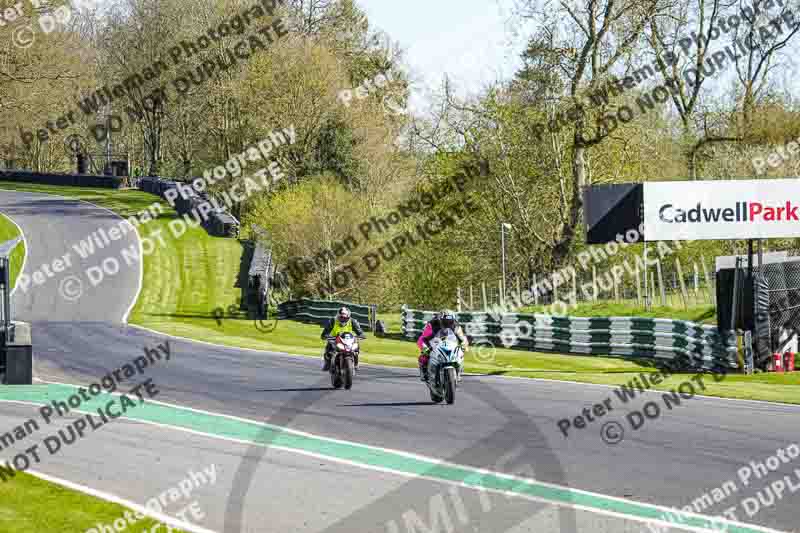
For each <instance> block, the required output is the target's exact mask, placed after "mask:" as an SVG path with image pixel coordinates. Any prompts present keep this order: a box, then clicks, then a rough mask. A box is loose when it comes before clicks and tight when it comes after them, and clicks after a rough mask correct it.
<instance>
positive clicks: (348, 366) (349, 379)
mask: <svg viewBox="0 0 800 533" xmlns="http://www.w3.org/2000/svg"><path fill="white" fill-rule="evenodd" d="M344 364H345V366H344V388H345V390H350V389H351V388H352V386H353V378H354V377H355V375H356V364H355V362H353V358H352V357H347V358H345V360H344Z"/></svg>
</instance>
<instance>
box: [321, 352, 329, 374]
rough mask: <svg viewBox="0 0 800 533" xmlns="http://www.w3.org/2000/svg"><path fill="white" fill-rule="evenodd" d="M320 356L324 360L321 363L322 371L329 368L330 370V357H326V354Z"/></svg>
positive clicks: (326, 370)
mask: <svg viewBox="0 0 800 533" xmlns="http://www.w3.org/2000/svg"><path fill="white" fill-rule="evenodd" d="M322 358H323V359H324V360H325V363H324V364H323V365H322V371H323V372H330V370H331V358H330V357H328V355H327V354H325V355H324V356H322Z"/></svg>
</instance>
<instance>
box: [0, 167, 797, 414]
mask: <svg viewBox="0 0 800 533" xmlns="http://www.w3.org/2000/svg"><path fill="white" fill-rule="evenodd" d="M0 188H11V189H18V190H30V191H33V192H49V193H51V194H60V195H63V196H68V197H74V198H80V199H84V200H87V201H90V202H93V203H96V204H98V205H101V206H103V207H107V208H109V209H112V210H114V211H117V212H118V213H119V214H120V215H122V216H129V215H130V214H133V213H135V212H137V211H141V210H142V209H144V208H145V207H147V206H148V205H150V204H151V203H153V202H160V203H162V205H164V206H165V213H164V214H163V215H161V216H160V217H159V218H158V219H157V220H154V221H152V222H149V223H147V224H145V225H144V226H143V227H142V228H140V231H139V232H140V234H141V235H142V236H147V235H148V234H149V233H150V232H152V231H155V230H161V233H162V236H163V238H164V241H165V243H166V246H165V247H158V246H157V247H156V248H155V251H154V252H153V253H152V254H150V255H148V256H146V257H145V258H144V286H143V287H142V292H141V294H140V295H139V299H138V300H137V302H136V305H135V307H134V309H133V311H132V312H131V315H130V317H129V321H130V322H131V323H132V324H137V325H140V326H144V327H148V328H151V329H154V330H157V331H161V332H163V333H167V334H172V335H178V336H181V337H187V338H191V339H196V340H201V341H206V342H212V343H216V344H222V345H226V346H232V347H243V348H253V349H258V350H269V351H276V352H285V353H290V354H296V355H307V356H316V357H320V355H321V352H322V342H321V341H320V339H319V334H320V328H319V326H316V325H309V324H302V323H299V322H294V321H276V322H271V323H269V324H268V325H269V327H268V328H266V329H267V330H268V331H265V328H264V327H263V324H262V323H256V322H254V321H252V320H247V319H246V318H245V313H243V312H242V311H240V310H239V309H238V305H237V304H238V301H239V299H240V298H241V294H242V292H241V286H242V283H246V281H245V280H243V279H242V280H240V279H239V272H240V268H242V269H244V271H245V272H246V270H247V265H242V264H241V260H242V249H243V248H242V245H241V244H240V243H239V242H238V241H236V240H233V239H224V238H218V237H211V236H209V235H208V234H207V233H206V232H205V230H203V229H202V228H196V229H189V230H188V231H187V232H186V233H185V234H184V235H182V236H181V237H180V238H175V237H174V236H173V235H172V233H171V232H170V231H169V229H168V227H167V224H168V223H169V222H170V221H171V220H174V219H175V218H177V217H176V215H175V212H174V210H172V208H170V207H169V206H168V205H166V204H165V203H164V202H162V201H161V200H160V199H159V198H158V197H156V196H154V195H151V194H148V193H144V192H141V191H130V190H128V191H112V190H106V189H77V188H71V187H52V186H44V185H20V184H16V183H7V182H0ZM216 308H221V309H222V310H223V314H222V316H219V315H217V316H216V317H215V313H214V310H215V309H216ZM667 309H669V311H665V315H661V316H665V317H673V318H682V319H686V320H694V321H709V320H713V308H710V307H705V308H703V307H698V308H690V309H689V311H688V312H686V313H684V314H682V313H681V312H680V311H681V310H673V309H671V308H667ZM626 312H627V314H626ZM659 312H661V311H660V309H659V308H654V309H653V310H651V312H650V314H651V316H658V313H659ZM577 313H587V314H586V315H584V316H601V315H604V316H630V315H631V314H633V313H631V310H630V309H629V308H626V307H625V306H622V307H617V306H616V304H609V303H604V304H591V305H589V306H588V307H586V306H584V307H579V308H578V309H577V312H576V313H575V314H576V315H577ZM635 314H636V315H642V313H638V312H637V313H635ZM645 316H646V315H645ZM382 318H385V319H386V321H387V324H388V325H389V328H390V331H392V332H395V333H397V332H399V318H398V316H397V315H396V314H393V315H391V316H385V317H382ZM273 324H274V326H275V327H274V329H272V325H273ZM362 354H363V355H362V361H364V362H366V363H371V364H379V365H388V366H397V367H406V368H416V365H417V363H416V358H417V349H416V346H415V345H414V344H413V343H411V342H408V341H404V340H397V339H396V338H381V339H378V338H375V337H373V336H370V339H368V340H366V341H364V343H363V345H362ZM320 362H321V361H320ZM466 368H467V371H468V372H474V373H481V374H495V375H506V376H519V377H535V378H548V379H555V380H569V381H578V382H586V383H601V384H607V385H619V384H623V383H627V382H628V381H629V380H630V379H632V378H633V377H634V376H636V375H638V373H639V372H651V371H653V368H652V367H649V366H647V365H646V364H643V363H641V362H639V361H632V360H627V359H624V358H617V357H597V356H579V355H570V356H564V355H561V354H552V353H539V352H528V351H523V350H507V349H497V350H495V351H494V352H492V353H487V352H485V351H484V352H482V353H481V352H480V351H478V350H475V349H473V350H471V351H470V352H469V353H468V354H467V357H466ZM686 379H687V376H673V377H672V378H670V379H669V380H667V381H665V382H664V383H662V384H661V385H660V386H658V387H656V388H658V389H661V390H669V389H670V388H672V387H674V386H676V385H678V384H679V383H681V382H682V381H685V380H686ZM705 382H706V387H707V390H706V391H704V393H705V394H708V395H712V396H720V397H727V398H743V399H754V400H769V401H782V402H788V403H798V404H800V387H799V386H798V385H800V372H796V373H792V374H785V375H782V374H758V375H755V376H741V375H731V376H728V377H727V378H726V379H725V380H723V381H722V382H719V383H716V382H713V380H705Z"/></svg>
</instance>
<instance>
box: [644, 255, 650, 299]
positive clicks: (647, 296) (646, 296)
mask: <svg viewBox="0 0 800 533" xmlns="http://www.w3.org/2000/svg"><path fill="white" fill-rule="evenodd" d="M649 300H650V293H648V292H647V241H645V243H644V308H645V309H649V306H648V305H647V304H648V302H649Z"/></svg>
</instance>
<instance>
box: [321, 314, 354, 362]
mask: <svg viewBox="0 0 800 533" xmlns="http://www.w3.org/2000/svg"><path fill="white" fill-rule="evenodd" d="M345 332H348V333H353V334H354V335H356V336H357V337H361V338H364V331H363V330H362V329H361V324H359V323H358V320H356V319H355V318H352V317H351V315H350V309H348V308H346V307H342V308H340V309H339V312H338V313H337V314H336V316H335V317H333V318H331V319H330V320H329V321H328V324H327V325H326V326H325V329H323V330H322V335H321V338H322V340H327V338H328V337H335V336H337V335H339V334H340V333H345ZM334 352H336V345H335V344H334V343H333V341H328V343H327V344H326V345H325V353H324V354H323V358H324V359H325V364H324V365H323V367H322V370H324V371H326V372H327V371H328V370H330V369H331V357H332V356H333V354H334ZM357 366H358V361H356V367H357Z"/></svg>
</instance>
